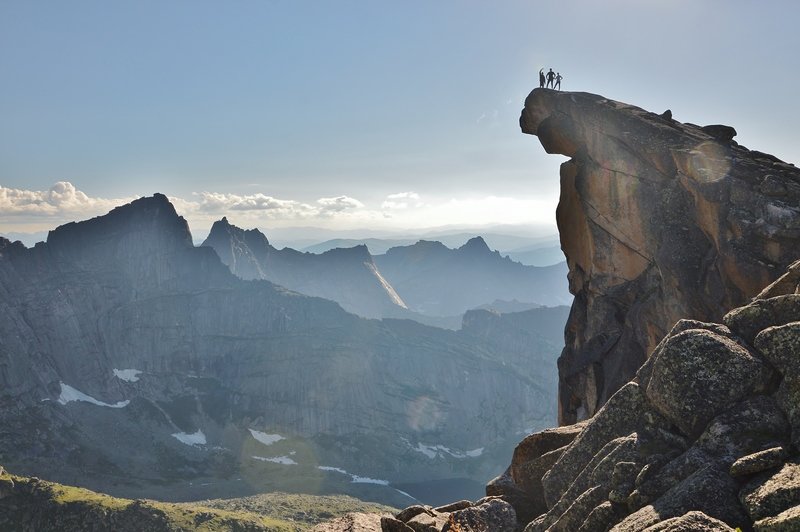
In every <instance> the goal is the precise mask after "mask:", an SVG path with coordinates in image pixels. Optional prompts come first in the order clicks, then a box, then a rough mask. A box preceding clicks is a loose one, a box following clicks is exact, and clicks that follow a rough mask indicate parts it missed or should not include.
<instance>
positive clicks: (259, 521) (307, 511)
mask: <svg viewBox="0 0 800 532" xmlns="http://www.w3.org/2000/svg"><path fill="white" fill-rule="evenodd" d="M384 510H391V509H389V508H387V507H382V506H379V505H375V504H369V503H363V502H361V501H359V500H357V499H353V498H350V497H341V496H325V497H317V496H311V495H288V494H265V495H258V496H253V497H246V498H243V499H230V500H214V501H203V502H199V503H179V504H176V503H164V502H158V501H151V500H130V499H121V498H117V497H111V496H109V495H104V494H102V493H96V492H93V491H90V490H87V489H83V488H77V487H73V486H65V485H63V484H56V483H53V482H47V481H43V480H39V479H36V478H27V477H19V476H14V475H10V474H8V473H7V472H5V471H3V470H2V468H0V530H37V531H42V532H46V531H51V530H52V531H56V530H58V531H65V532H66V531H72V530H75V531H78V530H81V531H83V530H117V531H119V532H126V531H129V530H130V531H134V530H135V531H180V530H201V531H208V532H211V531H227V530H237V531H254V532H255V531H271V532H297V531H303V530H309V529H311V528H312V527H313V526H314V524H315V523H318V522H320V521H324V520H327V519H330V518H333V517H336V516H339V515H342V514H344V513H346V512H350V511H366V512H370V511H371V512H381V511H384Z"/></svg>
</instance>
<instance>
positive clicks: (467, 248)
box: [458, 236, 492, 255]
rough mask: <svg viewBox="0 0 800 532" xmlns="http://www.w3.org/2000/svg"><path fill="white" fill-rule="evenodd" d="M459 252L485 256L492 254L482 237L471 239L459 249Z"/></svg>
mask: <svg viewBox="0 0 800 532" xmlns="http://www.w3.org/2000/svg"><path fill="white" fill-rule="evenodd" d="M458 250H459V251H461V252H464V253H468V254H475V255H483V254H486V253H491V252H492V250H491V249H489V246H488V245H487V244H486V241H485V240H484V239H483V237H481V236H476V237H473V238H470V239H469V240H467V242H466V243H465V244H464V245H463V246H461V247H460V248H458Z"/></svg>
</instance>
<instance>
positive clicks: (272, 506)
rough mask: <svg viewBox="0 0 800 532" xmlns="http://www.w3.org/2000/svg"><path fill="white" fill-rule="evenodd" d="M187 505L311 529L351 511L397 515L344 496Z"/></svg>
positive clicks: (274, 496)
mask: <svg viewBox="0 0 800 532" xmlns="http://www.w3.org/2000/svg"><path fill="white" fill-rule="evenodd" d="M189 504H196V505H202V506H207V507H209V508H218V509H221V510H230V511H234V512H239V511H245V512H252V513H255V514H259V515H268V516H270V517H274V518H276V519H281V520H284V521H291V522H295V523H298V524H301V523H302V524H309V525H311V526H313V525H314V524H317V523H321V522H324V521H328V520H330V519H333V518H335V517H339V516H342V515H344V514H347V513H351V512H358V513H387V514H388V513H396V512H397V509H395V508H392V507H390V506H384V505H381V504H378V503H372V502H364V501H361V500H359V499H356V498H353V497H348V496H346V495H303V494H295V493H262V494H260V495H253V496H250V497H241V498H238V499H213V500H205V501H197V502H194V503H189Z"/></svg>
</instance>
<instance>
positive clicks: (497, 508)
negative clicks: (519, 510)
mask: <svg viewBox="0 0 800 532" xmlns="http://www.w3.org/2000/svg"><path fill="white" fill-rule="evenodd" d="M482 501H484V502H481V501H478V502H480V504H476V505H475V506H471V507H469V508H465V509H463V510H458V511H456V512H453V513H451V514H450V518H449V521H448V523H447V524H446V525H445V526H444V528H443V529H442V531H443V532H445V531H450V532H485V531H489V530H491V531H493V532H514V531H515V530H516V528H517V516H516V514H515V513H514V508H512V507H511V505H510V504H508V503H507V502H505V501H503V500H501V499H497V498H487V499H482Z"/></svg>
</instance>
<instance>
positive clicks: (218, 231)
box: [206, 216, 270, 248]
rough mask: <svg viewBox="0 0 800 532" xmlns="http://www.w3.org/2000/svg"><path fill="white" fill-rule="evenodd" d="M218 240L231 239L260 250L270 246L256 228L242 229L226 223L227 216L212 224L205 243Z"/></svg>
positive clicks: (265, 237)
mask: <svg viewBox="0 0 800 532" xmlns="http://www.w3.org/2000/svg"><path fill="white" fill-rule="evenodd" d="M218 238H232V239H235V240H237V241H239V242H245V243H247V244H248V245H249V246H258V247H261V248H266V247H268V246H270V243H269V240H268V239H267V236H266V235H265V234H264V233H262V232H261V231H259V230H258V229H257V228H253V229H242V228H240V227H237V226H235V225H232V224H231V223H230V222H228V217H227V216H223V217H222V219H221V220H217V221H216V222H214V225H212V226H211V231H210V232H209V233H208V237H206V241H209V240H215V239H218Z"/></svg>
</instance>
